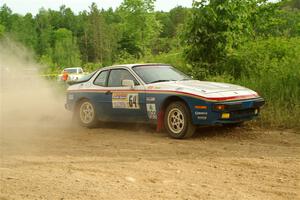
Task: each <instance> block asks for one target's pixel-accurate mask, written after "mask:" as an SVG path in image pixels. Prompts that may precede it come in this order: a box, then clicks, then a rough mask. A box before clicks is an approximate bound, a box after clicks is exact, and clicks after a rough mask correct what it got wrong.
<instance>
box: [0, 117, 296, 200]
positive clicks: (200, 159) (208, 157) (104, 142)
mask: <svg viewBox="0 0 300 200" xmlns="http://www.w3.org/2000/svg"><path fill="white" fill-rule="evenodd" d="M51 120H52V119H48V118H45V119H41V120H40V121H39V124H38V125H36V124H30V123H28V122H26V123H22V122H19V123H16V124H13V123H8V124H7V125H5V124H4V125H3V126H2V129H1V147H0V151H1V166H0V173H1V180H0V186H1V194H0V199H1V200H4V199H59V200H61V199H118V200H119V199H143V200H144V199H264V200H265V199H272V200H276V199H300V196H299V195H300V194H299V192H300V135H299V134H297V133H296V132H295V131H268V130H261V129H258V128H256V129H252V128H249V127H245V128H236V129H233V130H232V129H224V128H214V129H211V128H204V129H199V130H198V133H197V134H196V136H195V137H193V138H192V139H189V140H174V139H170V138H168V137H167V135H166V134H164V133H156V132H155V128H154V127H149V126H144V125H125V124H108V125H102V126H100V127H99V128H97V129H85V128H80V127H77V126H74V125H72V124H71V123H70V122H69V123H68V122H65V123H60V121H57V123H54V122H53V121H52V123H49V121H51ZM33 125H34V128H33Z"/></svg>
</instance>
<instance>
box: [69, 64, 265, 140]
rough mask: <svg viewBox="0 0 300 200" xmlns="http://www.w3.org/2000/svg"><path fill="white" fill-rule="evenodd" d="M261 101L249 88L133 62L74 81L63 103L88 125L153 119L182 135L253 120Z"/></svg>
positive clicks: (79, 120)
mask: <svg viewBox="0 0 300 200" xmlns="http://www.w3.org/2000/svg"><path fill="white" fill-rule="evenodd" d="M263 104H264V99H263V98H261V97H260V96H259V95H258V94H257V93H256V92H254V91H252V90H250V89H247V88H245V87H241V86H237V85H232V84H227V83H216V82H207V81H198V80H193V79H192V78H190V77H188V76H187V75H185V74H183V73H182V72H180V71H178V70H177V69H176V68H174V67H172V66H170V65H166V64H129V65H116V66H111V67H105V68H102V69H100V70H98V71H96V72H94V73H92V74H91V75H89V76H86V77H85V78H83V79H81V80H79V81H78V82H77V83H76V84H73V85H71V86H70V87H69V88H68V89H67V103H66V105H65V106H66V109H68V110H70V111H73V113H74V118H75V119H76V120H77V121H78V122H79V123H80V124H81V125H82V126H85V127H94V126H95V125H96V124H97V123H98V121H112V122H135V123H137V122H142V123H145V122H146V123H155V124H156V125H157V129H158V130H162V129H164V130H167V132H168V133H169V135H170V136H171V137H173V138H177V139H181V138H187V137H191V136H192V135H193V133H194V132H195V129H196V127H197V126H201V125H205V126H207V125H218V124H219V125H222V124H223V125H224V124H240V123H242V122H244V121H247V120H251V119H253V118H255V117H257V116H258V114H259V112H260V107H261V106H262V105H263Z"/></svg>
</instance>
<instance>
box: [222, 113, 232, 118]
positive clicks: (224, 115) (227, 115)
mask: <svg viewBox="0 0 300 200" xmlns="http://www.w3.org/2000/svg"><path fill="white" fill-rule="evenodd" d="M229 118H230V113H222V119H229Z"/></svg>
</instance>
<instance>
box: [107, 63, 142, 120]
mask: <svg viewBox="0 0 300 200" xmlns="http://www.w3.org/2000/svg"><path fill="white" fill-rule="evenodd" d="M122 80H133V81H134V83H135V86H134V87H133V88H131V87H123V86H122ZM105 95H106V98H108V99H110V101H109V102H107V103H106V109H107V113H106V115H107V116H109V117H110V120H112V121H124V122H126V121H134V122H136V121H146V120H147V114H146V105H145V99H146V97H145V89H144V86H143V85H141V84H140V83H139V82H138V81H137V80H136V78H135V77H134V76H133V75H132V74H131V72H130V71H128V70H127V69H125V68H117V69H111V70H110V73H109V76H108V80H107V90H106V92H105Z"/></svg>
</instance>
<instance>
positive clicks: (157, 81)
mask: <svg viewBox="0 0 300 200" xmlns="http://www.w3.org/2000/svg"><path fill="white" fill-rule="evenodd" d="M168 81H175V80H156V81H152V82H150V83H159V82H168Z"/></svg>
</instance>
